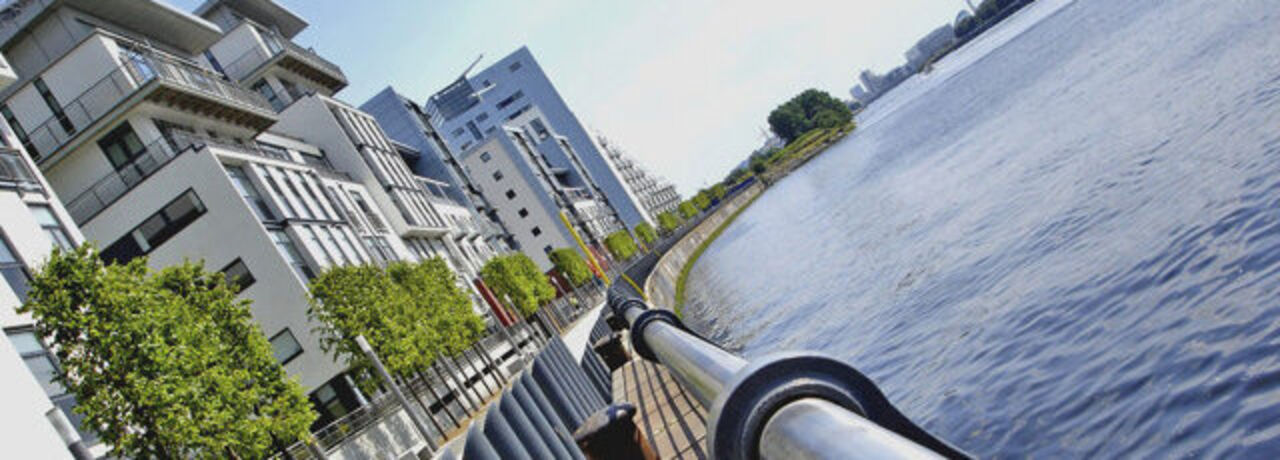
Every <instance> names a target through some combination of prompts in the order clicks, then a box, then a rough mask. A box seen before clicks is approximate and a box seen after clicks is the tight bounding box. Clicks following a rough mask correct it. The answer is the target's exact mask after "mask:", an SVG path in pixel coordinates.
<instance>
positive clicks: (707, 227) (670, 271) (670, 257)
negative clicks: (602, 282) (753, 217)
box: [644, 182, 764, 310]
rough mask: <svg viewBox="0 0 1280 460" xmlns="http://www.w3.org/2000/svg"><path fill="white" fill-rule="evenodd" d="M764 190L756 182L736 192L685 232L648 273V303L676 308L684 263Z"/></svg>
mask: <svg viewBox="0 0 1280 460" xmlns="http://www.w3.org/2000/svg"><path fill="white" fill-rule="evenodd" d="M763 191H764V185H762V184H760V183H759V182H757V183H756V184H755V185H752V186H751V187H749V188H747V189H746V190H743V191H742V192H740V193H738V194H737V195H734V197H733V198H731V199H730V200H729V201H728V202H727V203H724V204H723V205H721V206H720V207H719V208H718V209H716V210H715V212H714V213H713V214H712V215H710V216H707V218H706V219H705V220H703V221H702V223H700V224H698V227H697V228H695V229H693V231H690V232H689V234H687V235H685V236H684V238H683V239H681V240H680V242H679V243H676V245H675V246H672V247H671V250H669V251H667V253H666V254H663V256H662V259H660V260H658V264H657V265H656V266H654V267H653V273H652V274H650V275H649V279H648V280H647V281H645V283H644V291H645V294H646V295H648V296H649V303H650V304H651V305H653V306H655V307H658V308H665V309H668V310H674V309H675V308H676V280H678V279H679V278H680V270H683V269H684V265H685V263H687V262H688V261H689V257H691V256H693V252H694V251H696V250H698V246H700V245H701V244H702V242H703V241H706V240H707V237H709V236H711V234H712V233H715V231H716V229H717V228H719V227H720V224H723V223H724V222H725V220H726V219H728V218H729V216H732V215H733V213H735V212H737V211H738V210H739V209H742V207H743V206H745V205H746V204H747V203H749V202H751V199H752V198H755V197H756V195H759V194H760V193H761V192H763Z"/></svg>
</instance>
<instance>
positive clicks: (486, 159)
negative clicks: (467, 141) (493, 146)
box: [480, 152, 493, 163]
mask: <svg viewBox="0 0 1280 460" xmlns="http://www.w3.org/2000/svg"><path fill="white" fill-rule="evenodd" d="M492 159H493V155H490V154H489V152H484V153H481V154H480V162H481V163H488V162H489V160H492Z"/></svg>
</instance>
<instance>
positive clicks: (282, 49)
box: [222, 28, 347, 99]
mask: <svg viewBox="0 0 1280 460" xmlns="http://www.w3.org/2000/svg"><path fill="white" fill-rule="evenodd" d="M256 30H257V32H258V35H259V36H261V37H262V41H263V43H265V44H266V47H262V46H256V45H255V46H252V47H250V48H249V50H248V51H245V52H244V53H243V54H241V55H240V56H238V57H236V58H235V59H234V60H232V61H231V62H230V63H229V64H227V65H224V66H222V70H223V71H224V72H226V74H227V76H228V77H231V78H233V79H235V80H242V79H244V78H245V77H247V76H249V75H251V74H253V73H254V71H256V70H257V69H258V68H259V67H261V66H262V65H263V64H264V63H266V62H267V61H270V60H272V59H274V58H275V57H276V56H279V55H281V54H283V53H286V52H288V53H291V54H293V55H294V57H296V58H297V59H298V60H300V61H303V62H305V63H306V64H307V65H309V66H311V67H313V68H316V69H320V70H321V71H323V72H325V73H328V74H330V75H331V76H333V77H335V79H338V80H342V81H344V82H345V81H346V79H347V76H346V74H343V73H342V69H341V68H340V67H338V66H337V64H334V63H332V62H329V60H327V59H325V58H322V57H320V55H319V54H316V52H315V50H312V49H310V48H303V47H302V46H299V45H298V44H296V43H294V42H293V41H290V40H289V39H287V38H284V37H281V36H279V35H276V34H275V33H274V32H269V31H266V30H264V29H260V28H257V29H256ZM294 98H295V99H296V95H295V96H294Z"/></svg>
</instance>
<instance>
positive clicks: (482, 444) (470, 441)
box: [462, 420, 502, 460]
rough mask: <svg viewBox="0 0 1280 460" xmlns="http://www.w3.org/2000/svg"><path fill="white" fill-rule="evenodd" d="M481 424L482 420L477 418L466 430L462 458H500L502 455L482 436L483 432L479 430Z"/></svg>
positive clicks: (464, 459)
mask: <svg viewBox="0 0 1280 460" xmlns="http://www.w3.org/2000/svg"><path fill="white" fill-rule="evenodd" d="M483 424H484V423H483V420H478V421H476V423H474V424H472V425H471V428H470V429H468V430H467V438H466V440H464V441H463V443H464V444H463V446H462V458H463V460H502V456H501V455H498V451H497V450H495V449H494V448H493V444H490V443H489V440H488V439H486V438H485V437H484V432H483V431H482V430H481V425H483Z"/></svg>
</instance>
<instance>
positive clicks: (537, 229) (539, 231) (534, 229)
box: [532, 227, 542, 236]
mask: <svg viewBox="0 0 1280 460" xmlns="http://www.w3.org/2000/svg"><path fill="white" fill-rule="evenodd" d="M532 233H533V236H538V235H541V234H542V229H541V228H538V227H533V232H532Z"/></svg>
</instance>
